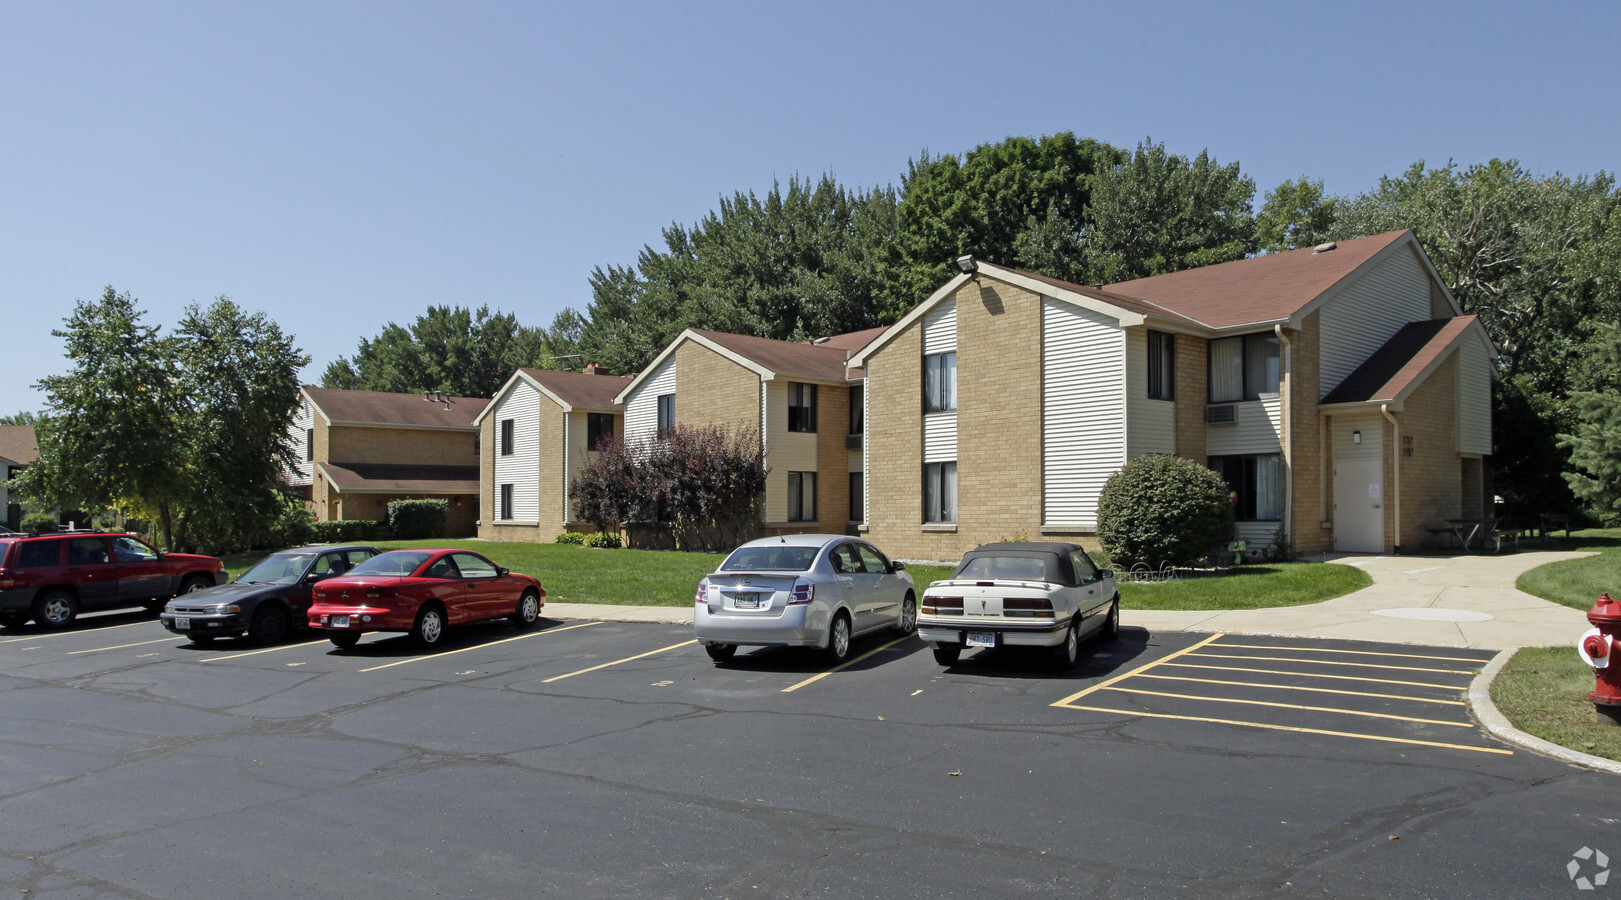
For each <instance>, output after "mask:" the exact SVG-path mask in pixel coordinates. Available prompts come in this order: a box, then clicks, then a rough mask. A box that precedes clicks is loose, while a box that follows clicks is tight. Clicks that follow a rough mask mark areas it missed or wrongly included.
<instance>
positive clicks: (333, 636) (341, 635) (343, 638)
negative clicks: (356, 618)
mask: <svg viewBox="0 0 1621 900" xmlns="http://www.w3.org/2000/svg"><path fill="white" fill-rule="evenodd" d="M326 639H327V640H329V641H331V642H332V646H334V647H337V648H338V649H339V650H348V649H349V648H350V647H353V646H354V645H356V644H358V643H360V632H358V631H329V632H327V635H326Z"/></svg>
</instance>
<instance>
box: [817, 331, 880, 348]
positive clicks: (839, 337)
mask: <svg viewBox="0 0 1621 900" xmlns="http://www.w3.org/2000/svg"><path fill="white" fill-rule="evenodd" d="M886 330H888V329H887V328H886V326H883V325H880V326H878V327H877V328H868V329H866V330H865V331H852V332H849V333H848V334H835V335H833V336H832V337H830V338H828V339H827V340H825V341H823V342H822V343H820V344H818V345H817V346H819V347H827V348H831V349H833V350H848V351H850V353H851V354H852V355H853V354H856V353H860V352H861V348H863V347H865V346H867V345H868V344H870V343H872V342H873V341H875V340H877V339H878V335H880V334H883V333H884V332H885V331H886Z"/></svg>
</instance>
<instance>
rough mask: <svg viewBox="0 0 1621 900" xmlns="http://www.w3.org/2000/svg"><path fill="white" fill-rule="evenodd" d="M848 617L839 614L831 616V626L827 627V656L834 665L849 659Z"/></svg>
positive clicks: (849, 636) (844, 614) (849, 634)
mask: <svg viewBox="0 0 1621 900" xmlns="http://www.w3.org/2000/svg"><path fill="white" fill-rule="evenodd" d="M850 638H851V632H850V616H849V615H848V614H846V613H843V612H840V613H837V614H835V615H834V616H833V624H832V625H829V626H828V627H827V656H828V659H830V660H832V661H833V662H834V663H842V662H844V661H845V660H847V659H849V658H850Z"/></svg>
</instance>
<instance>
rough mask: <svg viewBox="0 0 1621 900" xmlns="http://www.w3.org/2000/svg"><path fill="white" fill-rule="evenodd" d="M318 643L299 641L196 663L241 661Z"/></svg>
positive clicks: (200, 660) (211, 657)
mask: <svg viewBox="0 0 1621 900" xmlns="http://www.w3.org/2000/svg"><path fill="white" fill-rule="evenodd" d="M319 643H320V642H319V641H299V642H298V643H296V644H283V645H281V646H280V647H269V648H267V649H264V650H249V651H248V652H246V653H233V654H231V655H230V656H210V657H208V658H206V659H199V660H197V661H198V662H205V663H211V662H224V661H226V660H228V659H241V658H242V657H244V656H258V655H259V654H261V653H275V652H277V651H280V650H297V649H298V648H299V647H309V646H311V645H314V644H319Z"/></svg>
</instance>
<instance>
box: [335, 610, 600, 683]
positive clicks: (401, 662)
mask: <svg viewBox="0 0 1621 900" xmlns="http://www.w3.org/2000/svg"><path fill="white" fill-rule="evenodd" d="M601 624H602V623H601V622H581V623H580V624H578V625H564V626H563V627H562V628H548V629H546V630H545V631H531V632H530V633H528V634H520V635H518V636H517V637H509V638H502V639H501V640H499V641H490V642H489V643H488V644H477V645H475V646H472V647H463V648H461V649H460V650H446V651H445V652H443V653H434V654H430V655H428V656H413V657H411V658H410V659H402V660H398V661H395V662H391V663H383V664H382V665H380V666H372V667H371V668H369V669H361V670H360V671H362V672H375V671H377V670H378V669H391V668H393V667H395V666H403V665H405V664H406V663H414V662H423V661H425V660H430V659H443V658H445V657H447V656H455V655H456V654H458V653H466V652H468V651H470V650H483V649H484V648H485V647H494V646H496V645H498V644H510V643H512V642H513V641H524V640H528V639H529V638H532V637H540V636H541V635H546V634H556V633H558V632H559V631H572V630H573V629H575V628H589V627H590V626H592V625H601Z"/></svg>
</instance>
